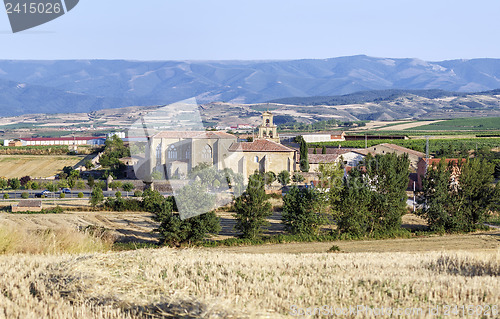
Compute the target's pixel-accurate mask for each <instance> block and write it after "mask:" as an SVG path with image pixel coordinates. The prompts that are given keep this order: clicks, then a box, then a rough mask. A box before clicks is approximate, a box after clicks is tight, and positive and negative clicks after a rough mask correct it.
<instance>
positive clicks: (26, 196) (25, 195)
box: [21, 192, 30, 199]
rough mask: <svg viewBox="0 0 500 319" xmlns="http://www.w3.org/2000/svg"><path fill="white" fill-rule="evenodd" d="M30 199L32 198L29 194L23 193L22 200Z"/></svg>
mask: <svg viewBox="0 0 500 319" xmlns="http://www.w3.org/2000/svg"><path fill="white" fill-rule="evenodd" d="M29 197H30V195H29V194H28V193H27V192H22V193H21V198H24V199H27V198H29Z"/></svg>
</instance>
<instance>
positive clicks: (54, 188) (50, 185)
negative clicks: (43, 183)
mask: <svg viewBox="0 0 500 319" xmlns="http://www.w3.org/2000/svg"><path fill="white" fill-rule="evenodd" d="M46 188H47V190H48V191H49V192H55V191H57V189H58V188H57V185H56V184H54V183H47V187H46Z"/></svg>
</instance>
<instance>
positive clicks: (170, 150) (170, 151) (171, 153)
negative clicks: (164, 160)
mask: <svg viewBox="0 0 500 319" xmlns="http://www.w3.org/2000/svg"><path fill="white" fill-rule="evenodd" d="M168 158H170V159H176V158H177V148H175V146H174V145H170V147H169V148H168Z"/></svg>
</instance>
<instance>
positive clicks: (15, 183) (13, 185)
mask: <svg viewBox="0 0 500 319" xmlns="http://www.w3.org/2000/svg"><path fill="white" fill-rule="evenodd" d="M9 186H10V188H12V189H13V190H17V189H19V188H20V187H21V181H20V180H19V178H11V179H9Z"/></svg>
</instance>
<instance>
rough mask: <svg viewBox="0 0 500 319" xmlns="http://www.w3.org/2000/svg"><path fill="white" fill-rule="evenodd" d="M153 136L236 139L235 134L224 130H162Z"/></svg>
mask: <svg viewBox="0 0 500 319" xmlns="http://www.w3.org/2000/svg"><path fill="white" fill-rule="evenodd" d="M153 137H154V138H196V139H209V138H224V139H236V136H234V135H232V134H229V133H226V132H213V131H163V132H160V133H158V134H155V135H154V136H153Z"/></svg>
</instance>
